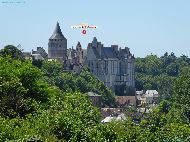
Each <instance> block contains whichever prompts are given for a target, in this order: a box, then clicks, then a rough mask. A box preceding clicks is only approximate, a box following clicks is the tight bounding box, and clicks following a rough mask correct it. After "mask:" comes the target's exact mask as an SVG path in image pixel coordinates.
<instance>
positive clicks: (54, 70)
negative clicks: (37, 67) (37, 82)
mask: <svg viewBox="0 0 190 142" xmlns="http://www.w3.org/2000/svg"><path fill="white" fill-rule="evenodd" d="M41 70H42V71H43V72H44V74H45V75H46V76H47V77H55V76H58V75H59V74H60V73H61V72H62V71H63V65H62V64H61V63H60V62H58V61H44V62H43V63H42V67H41Z"/></svg>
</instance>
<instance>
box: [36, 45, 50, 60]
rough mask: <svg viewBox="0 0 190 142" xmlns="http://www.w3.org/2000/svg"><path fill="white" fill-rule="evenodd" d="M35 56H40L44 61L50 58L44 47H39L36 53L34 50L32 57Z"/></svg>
mask: <svg viewBox="0 0 190 142" xmlns="http://www.w3.org/2000/svg"><path fill="white" fill-rule="evenodd" d="M33 54H40V55H41V56H42V57H43V58H44V59H47V57H48V54H47V53H46V51H45V50H44V48H43V47H37V50H36V51H35V50H32V55H33Z"/></svg>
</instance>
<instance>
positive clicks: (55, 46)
mask: <svg viewBox="0 0 190 142" xmlns="http://www.w3.org/2000/svg"><path fill="white" fill-rule="evenodd" d="M48 58H49V59H60V60H62V61H64V60H66V58H67V39H66V38H65V37H64V36H63V34H62V32H61V28H60V26H59V23H58V22H57V25H56V27H55V30H54V32H53V35H52V36H51V37H50V38H49V43H48Z"/></svg>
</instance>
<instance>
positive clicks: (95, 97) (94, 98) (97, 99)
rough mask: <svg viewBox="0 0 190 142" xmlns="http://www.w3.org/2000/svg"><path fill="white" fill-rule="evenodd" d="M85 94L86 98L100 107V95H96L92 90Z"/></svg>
mask: <svg viewBox="0 0 190 142" xmlns="http://www.w3.org/2000/svg"><path fill="white" fill-rule="evenodd" d="M87 95H88V98H89V99H90V100H91V102H92V104H93V106H96V107H101V103H102V96H101V95H98V94H96V93H94V92H88V93H87Z"/></svg>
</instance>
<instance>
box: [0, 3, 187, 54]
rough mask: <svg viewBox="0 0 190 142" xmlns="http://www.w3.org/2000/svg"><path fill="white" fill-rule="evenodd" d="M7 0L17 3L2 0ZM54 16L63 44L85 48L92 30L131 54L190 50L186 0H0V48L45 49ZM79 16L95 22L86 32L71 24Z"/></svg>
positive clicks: (104, 42)
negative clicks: (7, 46)
mask: <svg viewBox="0 0 190 142" xmlns="http://www.w3.org/2000/svg"><path fill="white" fill-rule="evenodd" d="M10 1H13V2H18V1H20V2H21V3H20V4H18V3H3V2H10ZM24 1H25V3H23V2H24ZM57 21H59V23H60V26H61V28H62V32H63V34H64V36H65V37H66V38H67V41H68V48H70V47H72V46H74V47H75V46H76V44H77V42H78V41H80V42H81V44H82V46H83V48H86V47H87V43H89V42H91V41H92V39H93V37H94V36H96V37H97V39H98V40H99V41H101V42H102V43H103V44H104V45H105V46H110V45H111V44H118V45H119V46H120V47H122V48H124V47H125V46H127V47H129V48H130V49H131V52H132V53H133V54H135V56H136V57H145V56H146V55H147V54H151V53H152V54H157V55H158V56H161V55H163V54H164V53H165V52H166V51H167V52H174V53H175V54H176V55H177V56H180V55H181V54H185V55H187V56H190V1H189V0H93V1H92V0H67V1H66V0H0V48H3V47H4V46H5V45H7V44H13V45H18V44H21V46H22V48H23V49H24V51H31V50H32V49H35V48H36V47H37V46H42V47H44V48H45V49H46V50H47V44H48V39H49V37H50V36H51V34H52V33H53V31H54V28H55V25H56V22H57ZM81 22H87V23H89V24H90V25H97V26H98V27H99V28H98V29H94V30H92V29H90V30H87V35H82V34H81V30H80V29H75V30H74V29H71V28H70V26H71V25H76V24H79V23H81Z"/></svg>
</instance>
